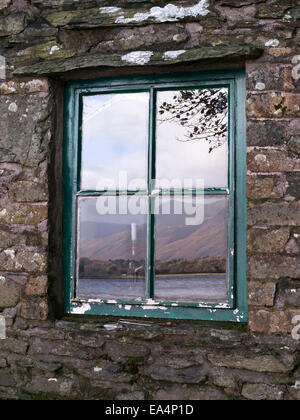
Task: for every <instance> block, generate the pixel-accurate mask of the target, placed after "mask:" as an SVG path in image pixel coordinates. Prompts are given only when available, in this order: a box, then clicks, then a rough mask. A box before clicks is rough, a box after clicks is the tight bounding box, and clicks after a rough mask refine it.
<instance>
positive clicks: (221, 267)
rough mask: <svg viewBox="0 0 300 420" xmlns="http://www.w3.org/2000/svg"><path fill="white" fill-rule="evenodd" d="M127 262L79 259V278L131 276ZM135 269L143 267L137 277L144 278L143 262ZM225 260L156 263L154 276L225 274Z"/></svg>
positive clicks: (202, 259)
mask: <svg viewBox="0 0 300 420" xmlns="http://www.w3.org/2000/svg"><path fill="white" fill-rule="evenodd" d="M129 263H130V262H129V260H122V259H119V260H106V261H103V260H90V259H88V258H81V260H80V264H79V276H80V278H118V277H126V276H129V277H130V276H131V271H130V269H129ZM134 266H135V267H143V268H142V269H140V270H139V273H138V275H139V277H144V276H145V269H144V266H145V263H144V261H142V260H141V261H135V262H134ZM225 272H226V259H225V258H213V257H206V258H198V259H196V260H187V259H177V260H171V261H167V262H166V261H157V262H156V274H157V275H167V274H178V275H179V274H195V273H225Z"/></svg>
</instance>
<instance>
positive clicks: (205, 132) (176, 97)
mask: <svg viewBox="0 0 300 420" xmlns="http://www.w3.org/2000/svg"><path fill="white" fill-rule="evenodd" d="M157 113H158V117H157V119H158V121H157V145H156V170H157V172H156V178H157V179H158V183H157V187H159V186H160V182H159V180H162V179H168V180H169V181H170V180H173V179H179V180H180V181H181V183H182V184H183V180H184V179H192V180H193V183H192V187H193V188H196V187H197V185H196V180H197V179H202V180H204V186H205V188H226V187H227V186H228V89H227V88H226V89H225V88H223V89H203V90H181V91H165V92H158V106H157ZM171 186H172V185H171ZM176 187H177V185H176V183H175V188H176ZM198 188H199V187H198Z"/></svg>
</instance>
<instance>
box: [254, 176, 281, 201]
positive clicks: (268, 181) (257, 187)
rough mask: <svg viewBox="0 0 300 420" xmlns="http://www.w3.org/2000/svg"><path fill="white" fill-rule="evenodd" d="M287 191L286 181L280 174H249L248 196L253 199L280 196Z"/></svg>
mask: <svg viewBox="0 0 300 420" xmlns="http://www.w3.org/2000/svg"><path fill="white" fill-rule="evenodd" d="M284 192H285V182H284V181H283V179H282V178H280V177H278V176H272V177H266V176H248V177H247V197H248V198H252V199H254V200H255V199H256V200H259V199H264V198H280V197H282V196H283V194H284Z"/></svg>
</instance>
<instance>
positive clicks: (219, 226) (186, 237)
mask: <svg viewBox="0 0 300 420" xmlns="http://www.w3.org/2000/svg"><path fill="white" fill-rule="evenodd" d="M157 200H158V199H157ZM180 203H182V199H181V198H180V197H176V198H160V205H159V206H157V207H159V209H160V214H159V215H156V226H155V234H156V242H155V246H156V252H155V259H156V261H155V270H156V279H155V297H156V298H162V299H167V300H176V301H199V300H201V301H203V300H204V301H205V300H209V301H220V300H222V301H224V300H227V299H228V281H227V261H228V217H229V198H228V197H225V196H222V197H218V196H209V197H208V196H206V197H205V198H204V214H203V213H202V210H203V209H201V206H203V201H202V202H201V201H200V202H196V198H192V197H189V198H188V197H187V198H184V199H183V208H184V209H186V211H185V213H183V214H178V213H179V211H178V208H179V206H180ZM168 204H170V208H171V213H170V214H162V207H163V206H164V207H165V208H167V205H168ZM191 207H193V208H194V209H197V213H196V212H195V216H196V215H197V214H198V216H200V217H198V219H199V221H200V224H194V225H191V224H189V225H187V222H186V221H187V215H186V212H187V211H188V214H189V219H188V220H190V215H191V211H190V210H189V208H191ZM176 213H177V214H176ZM202 216H204V218H203V220H201V217H202ZM197 223H198V222H197Z"/></svg>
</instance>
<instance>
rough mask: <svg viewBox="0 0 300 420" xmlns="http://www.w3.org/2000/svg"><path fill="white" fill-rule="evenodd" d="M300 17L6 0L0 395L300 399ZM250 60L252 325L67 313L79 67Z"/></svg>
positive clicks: (278, 8) (195, 5)
mask: <svg viewBox="0 0 300 420" xmlns="http://www.w3.org/2000/svg"><path fill="white" fill-rule="evenodd" d="M299 18H300V1H299V0H276V1H274V0H268V1H266V0H265V1H264V0H211V1H206V0H201V1H200V2H198V0H191V1H174V2H172V5H168V6H166V3H165V2H163V1H162V0H148V1H147V0H114V1H112V0H110V1H109V0H107V1H106V0H98V1H96V0H81V1H75V0H0V54H1V55H2V56H3V57H5V59H6V79H5V80H3V81H0V115H1V119H0V315H2V316H4V317H5V318H6V323H7V339H6V340H0V399H1V398H2V399H7V398H9V399H10V398H11V399H19V398H23V399H47V398H49V399H55V398H74V399H82V398H90V399H105V398H109V399H114V398H116V399H153V398H154V399H182V398H184V399H255V400H257V399H268V400H281V399H300V368H299V366H300V351H299V350H300V341H297V340H295V339H293V338H292V336H291V331H292V328H293V327H294V325H293V323H292V320H293V318H294V317H295V316H296V315H300V126H299V118H300V83H299V79H300V51H299V46H300V40H299V33H300V23H299V22H300V20H299ZM139 51H143V54H141V53H139ZM168 51H178V52H181V53H180V54H179V53H175V54H174V53H173V54H171V55H170V54H167V55H166V54H165V53H166V52H168ZM137 52H138V53H137ZM132 53H133V54H132ZM170 56H171V57H172V58H170ZM2 61H3V60H2ZM181 66H184V67H181ZM236 66H239V67H243V66H245V67H246V71H247V89H248V92H247V121H248V199H249V202H248V220H249V230H248V283H249V284H248V290H249V304H250V322H249V325H238V326H236V325H234V324H229V325H227V324H226V325H225V324H205V323H202V322H184V321H172V322H169V321H164V320H154V321H152V320H148V321H149V322H150V323H151V325H149V326H147V327H137V326H132V325H124V324H119V325H118V328H115V329H113V330H110V329H109V328H107V324H111V323H116V320H115V319H104V318H98V319H97V318H92V319H90V318H88V319H87V318H72V319H71V318H63V319H62V318H61V317H59V316H58V314H59V313H60V312H61V309H60V302H61V285H62V277H61V262H60V258H59V256H60V253H61V251H60V250H61V248H60V239H61V187H60V185H61V124H62V108H61V107H62V102H61V98H62V92H63V83H64V81H65V80H68V79H69V78H71V77H84V75H85V74H89V76H91V75H93V74H94V75H98V76H99V75H102V74H105V75H106V74H137V73H140V72H145V73H146V72H154V71H156V72H160V71H168V72H170V71H176V70H178V69H181V68H185V69H186V70H191V69H193V70H195V69H199V70H200V69H204V68H214V69H217V68H225V67H226V68H230V67H236ZM112 68H114V70H113V72H112V70H111V69H112ZM1 71H2V73H3V69H1V65H0V72H1ZM2 76H4V75H3V74H2ZM2 76H1V75H0V78H1V77H2ZM3 79H4V77H3ZM105 326H106V327H105Z"/></svg>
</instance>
